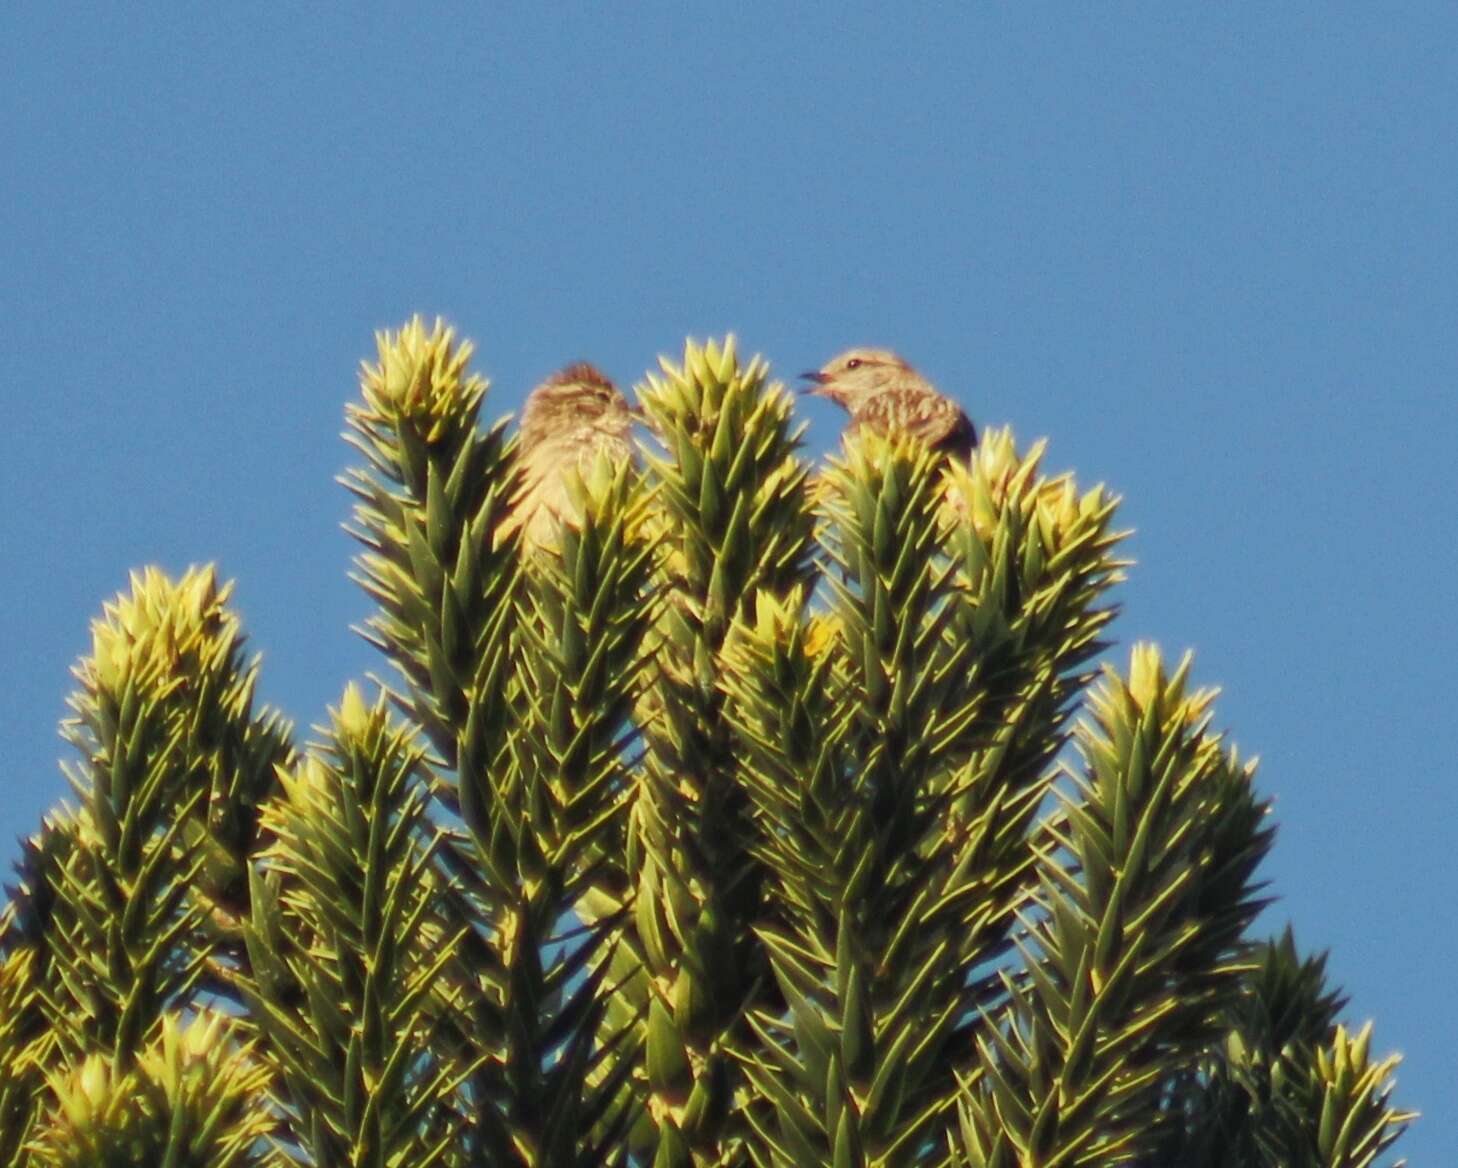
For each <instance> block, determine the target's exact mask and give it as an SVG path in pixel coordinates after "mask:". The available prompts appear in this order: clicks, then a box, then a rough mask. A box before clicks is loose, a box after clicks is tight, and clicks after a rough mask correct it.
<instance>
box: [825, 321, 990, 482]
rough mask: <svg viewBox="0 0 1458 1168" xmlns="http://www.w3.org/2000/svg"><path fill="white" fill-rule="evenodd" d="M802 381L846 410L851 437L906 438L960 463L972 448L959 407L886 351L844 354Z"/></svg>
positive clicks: (972, 430) (971, 430)
mask: <svg viewBox="0 0 1458 1168" xmlns="http://www.w3.org/2000/svg"><path fill="white" fill-rule="evenodd" d="M801 376H802V377H804V378H805V379H806V380H808V381H812V382H814V383H815V384H814V387H813V388H812V389H810V390H809V391H808V392H810V393H811V394H813V395H815V396H816V397H824V398H829V399H830V400H831V401H833V402H835V403H836V404H837V405H840V406H843V407H844V408H845V409H846V411H847V412H848V413H849V414H850V418H851V420H850V427H849V429H850V430H851V431H852V432H854V431H855V430H857V429H859V428H860V427H862V426H864V427H866V428H867V429H868V430H872V431H874V432H875V433H878V434H882V435H886V436H890V435H893V434H910V435H912V436H913V437H915V438H919V439H921V441H923V442H925V443H926V444H927V446H929V447H931V449H933V450H936V451H941V452H943V453H946V454H949V455H951V456H952V457H953V458H958V459H961V460H962V461H963V462H965V461H967V460H969V459H970V458H971V457H972V451H973V449H974V448H975V447H976V446H977V428H976V427H975V426H973V424H972V419H971V418H969V417H968V416H967V415H966V413H965V412H963V410H962V407H961V406H959V405H958V404H957V403H956V402H954V401H953V400H952V399H951V398H949V397H944V396H943V395H942V394H941V393H939V392H938V391H937V388H936V387H935V386H934V385H932V383H931V382H930V381H928V380H927V379H926V378H925V377H923V376H922V375H921V374H920V373H918V372H917V371H916V370H915V369H913V368H912V367H911V366H910V365H909V364H907V362H906V361H905V360H903V359H902V358H901V357H898V356H897V355H896V354H895V353H893V352H891V351H890V350H888V349H848V350H846V351H845V352H844V353H842V354H840V356H838V357H835V358H833V359H832V360H831V361H830V362H828V363H827V364H826V365H825V366H824V367H823V368H821V369H816V370H812V371H811V372H809V373H802V374H801Z"/></svg>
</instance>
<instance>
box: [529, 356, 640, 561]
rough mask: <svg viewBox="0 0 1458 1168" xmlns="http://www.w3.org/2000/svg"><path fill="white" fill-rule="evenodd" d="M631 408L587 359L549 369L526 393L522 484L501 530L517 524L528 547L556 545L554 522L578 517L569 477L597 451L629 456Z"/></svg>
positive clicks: (582, 471)
mask: <svg viewBox="0 0 1458 1168" xmlns="http://www.w3.org/2000/svg"><path fill="white" fill-rule="evenodd" d="M633 418H634V413H633V411H632V410H631V409H630V408H629V407H628V402H627V399H626V398H625V397H623V395H622V394H621V393H620V392H618V388H617V386H615V385H614V384H613V383H612V382H611V381H609V380H608V379H607V378H606V377H605V376H604V375H603V374H602V373H601V372H599V371H598V370H597V369H595V368H594V367H593V366H591V365H589V364H587V362H585V361H580V362H578V363H577V364H575V365H569V366H567V368H565V369H563V370H561V371H560V372H558V373H554V374H552V376H551V377H549V378H547V380H546V381H544V382H542V383H541V385H539V386H537V387H536V389H534V390H532V392H531V393H530V394H528V395H527V399H526V405H525V406H523V407H522V412H521V430H520V433H519V436H518V437H519V440H520V441H519V445H518V448H517V451H518V453H517V458H518V465H519V466H520V467H521V470H522V489H521V494H520V495H519V496H518V497H517V501H516V504H515V506H514V507H513V509H512V513H511V515H510V516H508V517H507V519H506V521H505V522H504V523H503V524H502V525H501V535H503V536H504V535H506V534H508V533H510V532H511V531H513V530H515V529H516V528H521V532H522V539H523V542H524V543H526V544H527V546H529V547H542V546H550V545H552V544H555V543H556V541H557V529H558V524H559V523H560V522H561V521H562V520H564V519H565V520H567V521H568V522H571V521H573V520H574V519H575V518H577V516H576V514H575V512H576V505H575V504H574V503H573V501H572V492H571V491H570V490H569V489H568V485H567V484H568V476H569V473H570V472H572V471H576V472H577V473H578V474H582V475H586V474H587V472H588V470H589V469H590V468H591V467H592V464H593V461H594V460H595V459H596V457H597V454H598V452H599V451H602V452H604V453H606V454H607V456H608V458H610V459H612V460H614V461H616V460H618V459H631V458H632V457H633V448H632V445H631V444H630V443H629V441H628V433H629V431H630V430H631V429H632V426H633Z"/></svg>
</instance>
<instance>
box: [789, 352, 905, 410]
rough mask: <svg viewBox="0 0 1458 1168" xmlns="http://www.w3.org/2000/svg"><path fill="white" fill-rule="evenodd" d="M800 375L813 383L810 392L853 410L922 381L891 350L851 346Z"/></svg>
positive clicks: (807, 391)
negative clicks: (866, 402)
mask: <svg viewBox="0 0 1458 1168" xmlns="http://www.w3.org/2000/svg"><path fill="white" fill-rule="evenodd" d="M800 376H801V377H802V378H804V379H805V380H806V381H808V382H810V383H811V384H810V385H809V386H808V387H807V388H806V389H805V392H806V393H809V394H811V395H813V396H815V397H823V398H829V399H830V400H831V401H833V402H835V403H836V404H837V405H842V406H844V407H845V408H846V409H848V410H850V411H851V412H852V413H854V412H855V410H856V407H857V405H859V404H860V403H861V402H863V401H866V400H867V399H869V398H872V397H875V396H876V394H878V393H881V392H882V391H884V390H887V389H894V388H896V387H898V386H903V385H905V384H907V382H908V381H914V382H917V383H920V381H921V377H920V375H919V374H918V373H917V372H916V370H915V369H913V368H912V367H911V366H910V365H908V364H907V363H906V362H905V361H904V360H902V359H901V358H900V357H898V356H897V355H896V354H895V353H893V352H891V351H890V350H889V349H847V350H846V351H845V352H844V353H842V354H840V356H838V357H833V358H831V360H830V361H829V362H827V363H826V364H825V365H824V366H822V367H821V368H819V369H814V370H811V371H809V372H807V373H802V374H800Z"/></svg>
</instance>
